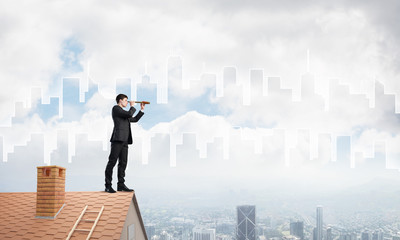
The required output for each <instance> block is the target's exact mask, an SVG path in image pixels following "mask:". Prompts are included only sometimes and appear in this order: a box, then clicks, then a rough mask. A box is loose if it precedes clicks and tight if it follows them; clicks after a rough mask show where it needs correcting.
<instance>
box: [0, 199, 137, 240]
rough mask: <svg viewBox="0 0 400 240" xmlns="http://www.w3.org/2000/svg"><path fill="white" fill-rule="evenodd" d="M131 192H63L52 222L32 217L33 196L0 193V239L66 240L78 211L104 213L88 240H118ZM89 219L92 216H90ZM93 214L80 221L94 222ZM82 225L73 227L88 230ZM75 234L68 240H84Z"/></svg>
mask: <svg viewBox="0 0 400 240" xmlns="http://www.w3.org/2000/svg"><path fill="white" fill-rule="evenodd" d="M133 194H134V193H129V192H118V193H114V194H109V193H106V192H66V196H65V206H64V208H63V209H62V210H61V212H60V213H59V214H58V215H57V217H56V218H55V219H40V218H36V217H35V213H36V212H35V209H36V193H35V192H29V193H0V239H41V240H47V239H66V237H67V236H68V234H69V232H70V231H71V229H72V227H73V226H74V224H75V222H76V221H77V219H78V217H79V216H80V214H81V212H82V210H83V209H84V207H85V206H86V205H88V208H87V211H100V209H101V207H102V206H103V205H104V211H103V214H102V215H101V218H100V220H99V222H98V223H97V226H96V228H95V230H94V232H93V235H92V237H91V238H90V239H119V238H120V236H121V232H122V228H123V226H124V222H125V219H126V215H127V213H128V209H129V205H130V203H131V202H132V197H133ZM92 216H93V217H92ZM96 217H97V214H96V213H86V214H85V215H84V218H86V219H95V218H96ZM91 226H92V223H90V222H86V223H82V222H81V224H79V225H78V227H77V228H81V229H82V228H86V229H87V228H91ZM86 237H87V233H82V232H75V233H74V235H73V237H72V238H71V239H86Z"/></svg>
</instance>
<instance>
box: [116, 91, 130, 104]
mask: <svg viewBox="0 0 400 240" xmlns="http://www.w3.org/2000/svg"><path fill="white" fill-rule="evenodd" d="M115 101H117V104H118V105H120V104H121V105H122V106H123V107H126V106H127V105H128V96H126V95H125V94H122V93H121V94H118V95H117V97H116V98H115Z"/></svg>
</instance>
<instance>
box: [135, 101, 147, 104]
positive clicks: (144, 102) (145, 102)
mask: <svg viewBox="0 0 400 240" xmlns="http://www.w3.org/2000/svg"><path fill="white" fill-rule="evenodd" d="M135 103H143V104H150V102H147V101H138V102H136V101H135Z"/></svg>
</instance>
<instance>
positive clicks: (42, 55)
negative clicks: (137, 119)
mask: <svg viewBox="0 0 400 240" xmlns="http://www.w3.org/2000/svg"><path fill="white" fill-rule="evenodd" d="M399 10H400V3H398V1H389V0H388V1H379V2H378V1H361V0H360V1H334V2H326V1H312V0H309V1H289V0H285V1H279V2H277V1H245V2H244V1H178V0H176V1H175V0H174V1H118V2H115V1H84V2H79V3H78V2H71V1H59V0H57V1H44V0H37V1H2V2H1V3H0V53H1V54H0V66H1V67H0V84H1V88H0V100H1V101H0V124H1V125H0V136H2V137H3V161H5V160H7V158H8V155H7V154H9V153H10V154H12V153H13V152H14V148H15V146H23V145H24V144H26V143H27V142H28V141H29V140H30V138H31V137H30V136H31V134H32V133H44V134H45V139H44V142H45V154H44V155H45V156H44V158H45V159H44V161H46V162H47V163H49V162H50V161H51V159H50V156H51V152H52V151H54V150H55V149H56V148H57V145H56V143H55V139H56V134H57V130H59V129H68V131H70V134H72V135H73V134H76V133H88V134H89V139H91V140H97V141H102V142H103V148H104V150H107V149H108V139H109V133H110V131H111V128H112V120H111V118H110V109H111V107H112V105H113V104H114V100H113V99H114V98H115V95H116V89H115V87H116V81H117V79H119V80H121V81H122V80H124V79H125V80H126V81H127V82H128V83H129V82H130V83H133V84H140V83H142V79H143V76H144V75H146V76H148V78H149V79H150V83H152V84H154V85H153V86H154V88H153V89H150V90H154V91H162V89H164V90H165V88H166V87H167V88H168V101H166V99H165V96H164V95H163V96H164V97H163V99H160V98H159V99H156V98H155V97H153V96H146V95H143V92H142V93H140V92H137V97H138V96H142V97H143V98H147V99H151V100H152V104H151V105H149V106H147V107H146V111H145V112H146V115H145V117H144V119H143V123H140V124H139V125H138V126H135V134H136V136H141V137H143V139H146V138H147V139H150V137H152V136H154V134H155V133H170V134H171V133H172V134H173V136H172V137H171V142H172V143H174V144H181V141H182V140H181V137H182V134H183V133H196V134H198V136H197V137H198V141H197V147H198V149H199V151H200V156H202V155H203V157H204V155H205V152H206V145H207V143H209V142H212V141H213V139H214V138H215V137H224V136H226V134H227V133H229V132H232V131H233V132H235V131H240V134H241V135H240V136H242V138H244V139H249V140H252V141H255V142H256V147H255V148H254V151H255V152H256V153H257V151H259V148H257V141H259V139H260V137H262V136H265V135H268V134H271V132H272V131H274V130H276V129H284V130H286V131H287V134H288V135H287V139H288V140H287V143H286V144H287V145H288V146H289V147H295V146H299V145H301V144H300V143H299V142H297V139H298V134H297V133H298V132H297V131H298V130H299V129H307V130H309V131H310V133H311V136H310V140H307V141H311V143H310V144H309V145H307V146H311V148H312V149H313V148H315V146H316V145H315V144H314V143H313V141H317V140H315V137H316V136H318V134H321V133H330V134H332V136H333V137H334V136H351V138H352V151H353V152H355V151H359V152H362V153H363V154H364V156H372V157H373V154H374V150H375V151H383V150H382V149H374V144H375V143H376V142H384V143H385V146H386V153H387V158H388V163H387V164H388V165H387V166H388V167H390V168H397V167H400V160H398V159H397V158H398V157H399V156H400V155H399V149H398V147H395V146H399V144H400V135H399V126H400V125H399V123H400V120H399V115H398V114H397V115H396V114H395V112H397V113H399V112H400V81H399V77H400V68H399V66H400V47H399V46H400V40H399V39H400V28H399V24H398V22H400V19H399V17H398V14H397V13H398V12H399ZM171 59H180V60H181V62H182V78H179V77H177V78H174V77H172V78H170V79H169V81H168V84H167V85H166V83H167V76H168V72H169V71H170V70H171V66H168V63H171V61H172V60H171ZM226 67H233V68H234V69H235V70H236V82H233V83H232V84H230V85H229V84H228V83H226V82H225V83H223V81H222V79H223V74H224V69H226ZM251 70H260V71H261V72H262V80H261V82H252V81H251V80H250V79H251ZM304 74H308V75H307V76H313V78H314V80H315V92H316V94H317V95H315V96H313V97H312V98H311V100H310V99H308V100H307V99H305V96H302V94H301V90H302V89H301V79H302V76H303V77H304ZM178 75H179V74H178ZM270 77H280V81H281V86H280V88H282V89H288V90H290V91H291V93H290V94H289V95H287V94H286V95H285V94H283V93H282V92H280V91H275V90H276V89H275V90H273V88H272V85H270V86H268V83H270V82H269V80H268V79H269V78H270ZM63 78H80V80H81V82H80V84H81V95H82V96H81V97H82V100H85V103H84V107H81V106H74V105H72V106H67V105H64V109H65V112H64V113H61V116H62V114H64V117H66V116H65V113H66V112H67V110H68V107H69V108H70V109H78V110H76V111H75V112H74V111H72V112H71V113H70V114H71V116H72V117H71V119H72V120H71V121H67V120H65V119H62V118H60V115H58V114H53V115H52V114H49V113H42V114H39V112H40V111H39V110H40V109H39V107H38V105H37V102H36V101H37V100H41V101H42V103H49V102H50V98H51V97H60V96H61V95H62V79H63ZM208 78H211V80H210V81H209V79H208ZM89 80H91V81H93V82H94V83H95V84H98V86H99V91H98V92H96V93H94V94H92V95H89V94H86V95H85V92H86V91H88V90H89V87H88V85H89ZM376 81H378V82H379V84H380V85H379V86H382V88H383V90H384V93H385V94H390V95H388V96H390V97H387V98H383V99H382V101H380V102H379V104H378V103H377V101H375V100H376V99H375V86H376V85H375V82H376ZM332 82H335V83H337V85H332ZM216 83H217V84H216ZM215 84H216V85H217V86H215ZM218 84H220V85H218ZM222 84H225V87H224V88H221V86H222ZM257 84H258V85H257ZM218 86H219V87H218ZM332 86H341V87H343V89H344V90H337V91H336V92H335V91H334V89H332ZM32 88H36V89H41V90H42V92H41V94H38V95H34V94H32ZM253 89H254V90H253ZM257 89H258V90H260V89H263V91H262V94H261V95H260V94H258V95H257V94H256V91H257ZM312 89H314V88H312ZM150 90H149V92H151V91H150ZM278 90H279V89H278ZM347 90H348V92H346V91H347ZM260 91H261V90H260ZM144 92H146V91H144ZM216 92H217V94H216ZM127 94H128V95H129V96H130V97H131V98H135V96H133V95H131V93H127ZM158 94H160V92H158ZM217 95H219V96H217ZM267 95H268V97H267ZM85 96H86V99H85ZM354 96H356V97H354ZM159 97H160V95H159ZM265 97H267V100H265ZM138 100H146V99H138ZM16 103H17V104H21V107H22V109H24V111H22V112H20V113H19V115H18V117H19V118H20V119H22V120H21V121H19V122H12V121H11V119H12V117H14V116H15V115H16ZM156 103H159V104H156ZM73 114H75V115H73ZM149 141H150V140H148V143H147V145H146V143H144V150H147V151H151V150H150V149H148V148H149V146H148V145H149V144H150V142H149ZM172 146H173V147H171V148H170V149H169V153H170V157H172V158H174V150H173V149H174V147H175V146H176V145H172ZM307 146H306V147H307ZM275 148H279V146H278V147H277V146H273V145H271V146H269V148H268V149H270V150H271V151H274V149H275ZM312 149H311V152H312V154H313V152H315V151H314V150H312ZM315 149H316V148H315ZM69 151H70V154H72V155H74V148H73V147H70V149H69ZM224 154H225V155H224V157H229V156H227V155H226V154H227V153H226V152H224ZM161 155H162V153H161ZM298 155H299V156H300V155H302V150H301V146H300V150H299V153H298ZM105 157H106V156H105ZM314 157H317V156H316V155H315V154H314ZM334 160H335V159H332V161H334ZM16 161H18V159H16ZM146 161H147V160H146V159H143V162H146ZM353 161H354V160H353ZM171 164H172V165H174V164H175V160H174V159H171ZM287 164H290V163H289V162H287ZM353 165H354V163H353Z"/></svg>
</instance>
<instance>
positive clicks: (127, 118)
mask: <svg viewBox="0 0 400 240" xmlns="http://www.w3.org/2000/svg"><path fill="white" fill-rule="evenodd" d="M115 100H116V101H117V105H115V106H114V107H113V109H112V118H113V121H114V129H113V132H112V135H111V139H110V142H111V152H110V156H109V157H108V163H107V167H106V171H105V175H106V184H105V186H106V189H105V191H106V192H108V193H115V190H114V189H113V188H112V183H111V182H112V173H113V168H114V166H115V164H116V163H117V159H118V188H117V190H118V191H125V192H132V191H133V189H129V188H128V187H127V186H126V185H125V169H126V165H127V162H128V144H132V142H133V141H132V132H131V124H130V123H131V122H137V121H139V119H140V118H141V117H142V116H143V114H144V113H143V110H144V105H145V104H144V103H141V105H140V108H141V109H140V111H139V113H138V114H137V115H136V116H135V117H133V113H134V112H135V111H136V109H135V108H134V107H133V105H135V102H134V101H130V102H129V104H130V105H131V108H130V109H129V111H125V110H124V109H123V108H124V107H126V106H127V105H128V97H127V96H126V95H125V94H118V96H117V97H116V99H115Z"/></svg>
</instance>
